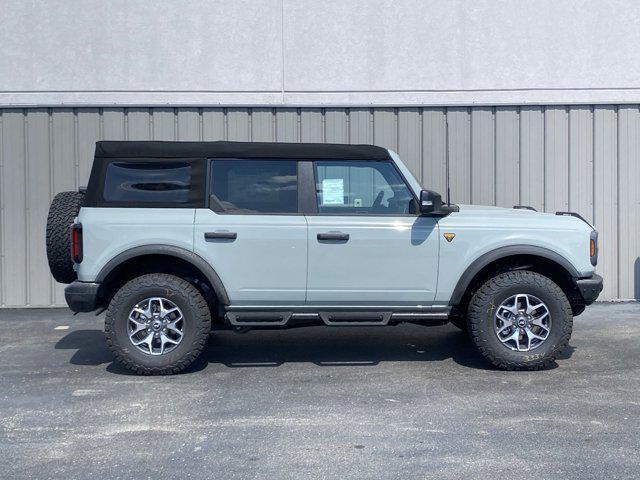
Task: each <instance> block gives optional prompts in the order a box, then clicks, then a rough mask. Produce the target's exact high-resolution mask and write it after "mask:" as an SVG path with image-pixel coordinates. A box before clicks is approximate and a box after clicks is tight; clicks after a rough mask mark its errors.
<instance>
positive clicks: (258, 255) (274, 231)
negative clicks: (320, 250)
mask: <svg viewBox="0 0 640 480" xmlns="http://www.w3.org/2000/svg"><path fill="white" fill-rule="evenodd" d="M209 171H210V192H211V195H210V208H208V209H197V210H196V217H195V230H194V249H195V253H197V254H198V255H200V256H201V257H203V258H204V259H206V260H207V261H208V262H209V264H210V265H211V266H212V267H213V268H214V269H215V270H216V272H217V273H218V276H219V277H220V279H221V280H222V283H223V284H224V286H225V289H226V290H227V294H228V295H229V298H230V300H231V303H232V304H233V305H234V306H243V305H244V306H275V305H303V304H304V301H305V292H306V277H307V222H306V220H305V217H304V215H302V214H301V213H299V207H298V192H299V188H298V162H297V161H295V160H274V159H264V160H263V159H213V160H212V161H211V163H210V168H209Z"/></svg>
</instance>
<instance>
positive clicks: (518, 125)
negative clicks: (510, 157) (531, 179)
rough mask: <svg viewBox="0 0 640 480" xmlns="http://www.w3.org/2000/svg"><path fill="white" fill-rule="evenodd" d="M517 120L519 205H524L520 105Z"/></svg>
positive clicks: (517, 109)
mask: <svg viewBox="0 0 640 480" xmlns="http://www.w3.org/2000/svg"><path fill="white" fill-rule="evenodd" d="M516 121H517V127H518V128H516V132H518V142H517V145H518V155H517V158H516V168H517V169H518V205H522V175H521V174H520V171H521V170H522V162H521V160H520V155H521V150H522V145H521V142H522V134H521V131H520V130H521V129H520V124H521V121H522V107H521V106H518V107H516Z"/></svg>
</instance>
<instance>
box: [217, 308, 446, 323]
mask: <svg viewBox="0 0 640 480" xmlns="http://www.w3.org/2000/svg"><path fill="white" fill-rule="evenodd" d="M225 318H226V319H227V320H228V321H229V323H230V324H231V325H233V326H236V327H285V326H287V324H288V323H290V320H296V321H299V320H307V321H313V320H315V321H317V322H318V324H325V325H327V326H332V327H335V326H345V327H346V326H361V327H370V326H376V325H394V324H397V323H401V322H412V323H423V324H429V325H444V324H446V323H447V322H448V319H449V312H448V310H446V311H438V312H391V311H377V310H376V311H362V310H360V311H347V310H335V311H334V310H331V311H320V312H317V313H316V312H292V311H274V310H268V311H255V310H251V311H241V310H234V311H228V312H227V313H226V314H225ZM291 323H294V322H291Z"/></svg>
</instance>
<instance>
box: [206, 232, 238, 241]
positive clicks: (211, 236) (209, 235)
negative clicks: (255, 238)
mask: <svg viewBox="0 0 640 480" xmlns="http://www.w3.org/2000/svg"><path fill="white" fill-rule="evenodd" d="M236 238H238V234H237V233H236V232H204V239H205V240H216V239H223V240H235V239H236Z"/></svg>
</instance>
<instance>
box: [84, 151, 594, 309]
mask: <svg viewBox="0 0 640 480" xmlns="http://www.w3.org/2000/svg"><path fill="white" fill-rule="evenodd" d="M392 159H393V162H394V163H395V164H396V166H397V167H398V169H400V170H402V171H403V173H404V174H405V175H406V176H407V178H408V179H409V180H408V181H407V182H408V185H407V186H408V188H409V189H410V190H411V191H412V192H413V194H414V195H415V196H416V198H419V195H420V191H421V189H422V187H421V186H420V184H419V182H418V181H417V180H416V179H415V178H413V176H412V175H411V173H410V172H409V171H408V170H407V169H406V167H405V166H404V165H403V164H402V162H401V161H400V159H399V158H398V156H397V155H396V154H395V153H394V154H393V155H392ZM327 168H331V167H327ZM354 181H357V179H356V180H354ZM78 221H79V222H81V223H82V225H83V232H84V240H83V243H84V260H83V261H82V262H81V263H80V264H79V265H78V278H79V280H81V281H85V282H95V281H97V280H99V278H100V276H101V272H104V271H105V266H106V265H107V264H109V263H110V261H111V260H112V259H113V258H115V257H118V256H120V255H122V254H123V253H125V252H127V251H129V250H131V249H142V247H144V246H145V245H157V244H166V245H169V246H171V247H177V248H181V249H183V250H186V251H190V252H191V251H192V252H194V253H195V254H196V255H198V256H199V257H201V258H202V259H204V260H205V261H206V262H207V263H208V264H209V265H210V266H211V267H212V268H213V269H214V270H215V272H216V274H217V276H218V277H219V278H220V280H221V281H222V284H223V285H224V289H225V291H226V293H227V294H228V297H229V300H230V304H231V305H230V306H231V307H254V308H256V307H265V308H267V307H279V306H280V307H285V306H287V307H288V306H292V307H300V306H306V307H315V306H319V307H323V306H327V307H329V306H339V307H344V306H346V307H354V306H362V307H371V306H374V307H388V308H391V309H402V308H410V309H412V310H419V309H421V308H423V307H425V306H427V307H430V306H432V305H447V304H449V303H450V300H451V297H452V294H453V291H454V289H455V288H456V286H457V285H458V283H459V281H460V278H461V277H462V276H463V274H464V273H465V271H466V270H467V269H468V268H469V267H470V266H471V265H472V264H473V263H474V262H476V261H477V260H478V259H479V258H480V257H482V256H483V255H485V254H487V253H489V252H493V251H496V250H500V249H503V248H504V247H510V246H515V245H519V246H522V245H524V246H527V247H537V248H543V249H547V250H550V251H552V252H555V253H556V254H558V255H559V256H560V257H562V258H563V259H564V260H565V261H566V262H567V263H568V264H569V265H570V267H571V272H572V273H573V272H575V273H577V274H578V276H581V277H587V276H591V274H592V273H593V270H594V268H593V266H592V265H591V263H590V259H589V237H590V233H591V231H592V229H591V227H590V226H589V225H587V224H586V223H585V222H584V221H582V220H580V219H577V218H575V217H571V216H558V215H550V214H545V213H538V212H533V211H530V210H515V209H505V208H499V207H476V206H469V205H461V206H460V211H459V212H455V213H452V214H450V215H448V216H446V217H444V218H438V217H427V216H419V215H415V214H414V215H397V216H395V215H387V216H368V215H366V216H359V215H319V214H316V215H246V214H245V215H225V214H218V213H215V212H213V211H212V210H209V209H201V208H199V209H189V208H184V209H166V208H94V207H90V208H87V207H83V208H82V209H81V210H80V214H79V215H78ZM207 232H227V233H233V234H234V235H235V238H225V239H206V235H205V234H206V233H207ZM328 232H340V233H346V234H348V235H349V238H348V240H347V241H344V242H343V241H338V242H331V241H330V242H325V241H321V240H320V239H319V238H318V234H320V233H328ZM441 232H443V233H444V232H453V233H455V238H454V240H453V241H452V242H448V241H446V240H445V239H444V236H443V235H440V233H441ZM518 251H519V252H520V253H524V250H518Z"/></svg>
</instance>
